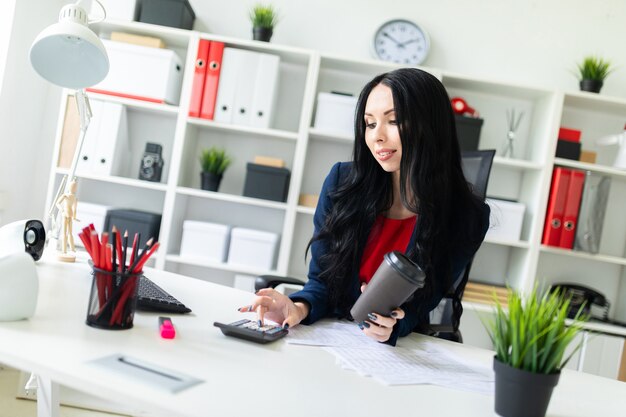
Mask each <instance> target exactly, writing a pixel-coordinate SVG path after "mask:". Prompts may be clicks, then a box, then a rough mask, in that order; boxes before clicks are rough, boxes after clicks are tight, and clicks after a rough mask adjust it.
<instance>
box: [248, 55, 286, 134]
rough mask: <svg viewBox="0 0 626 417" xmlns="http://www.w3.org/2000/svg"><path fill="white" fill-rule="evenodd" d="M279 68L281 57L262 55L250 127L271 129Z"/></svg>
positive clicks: (255, 86)
mask: <svg viewBox="0 0 626 417" xmlns="http://www.w3.org/2000/svg"><path fill="white" fill-rule="evenodd" d="M279 66H280V57H279V56H278V55H271V54H260V57H259V67H258V70H257V74H256V82H255V85H254V98H253V99H252V111H251V113H250V126H254V127H262V128H269V127H270V126H271V124H272V117H273V115H274V104H275V102H276V92H277V90H278V88H277V85H278V70H279Z"/></svg>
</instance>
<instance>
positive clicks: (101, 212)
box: [72, 201, 111, 246]
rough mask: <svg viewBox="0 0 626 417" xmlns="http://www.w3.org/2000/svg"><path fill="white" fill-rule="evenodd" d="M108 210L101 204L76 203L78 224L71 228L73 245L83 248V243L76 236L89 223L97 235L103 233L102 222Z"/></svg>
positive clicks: (107, 207)
mask: <svg viewBox="0 0 626 417" xmlns="http://www.w3.org/2000/svg"><path fill="white" fill-rule="evenodd" d="M109 209H111V207H110V206H105V205H102V204H93V203H85V202H83V201H79V202H78V204H77V205H76V217H77V218H78V222H76V223H74V225H73V226H72V231H73V232H74V244H76V246H83V242H82V241H81V240H80V238H79V237H78V234H79V233H80V232H81V231H82V230H83V228H84V227H87V226H89V225H90V224H91V223H93V226H94V227H95V228H96V231H97V232H98V233H102V232H103V231H104V221H105V219H106V215H107V212H108V211H109Z"/></svg>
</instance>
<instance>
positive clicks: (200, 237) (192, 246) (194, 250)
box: [180, 220, 230, 262]
mask: <svg viewBox="0 0 626 417" xmlns="http://www.w3.org/2000/svg"><path fill="white" fill-rule="evenodd" d="M229 238H230V226H228V225H225V224H218V223H208V222H199V221H195V220H185V221H184V222H183V237H182V240H181V242H180V256H188V257H192V258H198V259H205V260H207V261H216V262H225V261H226V255H227V253H228V243H229Z"/></svg>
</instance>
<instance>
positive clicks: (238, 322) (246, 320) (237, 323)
mask: <svg viewBox="0 0 626 417" xmlns="http://www.w3.org/2000/svg"><path fill="white" fill-rule="evenodd" d="M249 321H250V320H248V319H243V320H239V321H236V322H234V323H230V326H241V325H242V324H245V323H247V322H249Z"/></svg>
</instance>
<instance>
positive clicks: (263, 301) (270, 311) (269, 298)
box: [238, 288, 309, 328]
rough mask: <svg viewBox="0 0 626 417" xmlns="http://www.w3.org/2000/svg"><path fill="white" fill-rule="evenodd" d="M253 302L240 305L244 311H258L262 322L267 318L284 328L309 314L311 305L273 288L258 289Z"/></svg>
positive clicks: (298, 321)
mask: <svg viewBox="0 0 626 417" xmlns="http://www.w3.org/2000/svg"><path fill="white" fill-rule="evenodd" d="M256 295H257V296H256V297H255V299H254V301H253V302H252V304H250V305H247V306H243V307H240V308H239V309H238V310H239V311H240V312H242V313H248V312H253V311H256V312H257V313H258V315H259V321H260V322H261V324H262V323H263V320H264V319H265V318H267V319H269V320H272V321H274V322H276V323H279V324H281V325H282V326H283V327H284V328H289V327H293V326H295V325H296V324H298V323H300V322H301V321H302V320H304V319H305V318H306V316H308V315H309V306H308V305H307V304H305V303H301V302H296V303H294V302H293V301H291V298H289V297H287V296H286V295H284V294H282V293H280V292H278V291H276V290H275V289H273V288H263V289H262V290H259V291H257V293H256Z"/></svg>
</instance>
